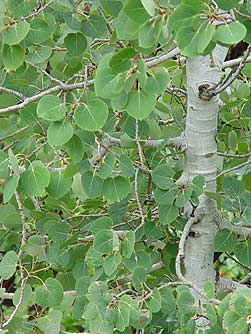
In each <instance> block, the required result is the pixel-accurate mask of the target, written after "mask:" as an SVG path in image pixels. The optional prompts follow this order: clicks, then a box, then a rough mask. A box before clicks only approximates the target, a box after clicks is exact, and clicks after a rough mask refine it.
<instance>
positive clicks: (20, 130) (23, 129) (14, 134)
mask: <svg viewBox="0 0 251 334" xmlns="http://www.w3.org/2000/svg"><path fill="white" fill-rule="evenodd" d="M28 128H29V125H26V126H24V127H23V128H21V129H18V130H16V131H15V132H12V133H9V134H8V135H6V136H4V137H0V142H2V141H4V140H6V139H8V138H12V137H15V136H16V135H19V134H20V133H21V132H23V131H25V130H26V129H28Z"/></svg>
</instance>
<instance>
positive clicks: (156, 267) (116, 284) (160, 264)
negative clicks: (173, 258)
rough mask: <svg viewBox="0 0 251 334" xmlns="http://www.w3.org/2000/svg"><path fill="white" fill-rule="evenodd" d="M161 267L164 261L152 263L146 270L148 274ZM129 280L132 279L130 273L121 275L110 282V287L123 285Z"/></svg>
mask: <svg viewBox="0 0 251 334" xmlns="http://www.w3.org/2000/svg"><path fill="white" fill-rule="evenodd" d="M163 267H164V263H163V262H162V261H161V262H157V263H155V264H153V265H152V266H151V268H150V269H149V270H148V271H147V272H148V273H149V274H150V273H152V272H154V271H157V270H160V269H162V268H163ZM131 281H132V275H128V276H125V277H122V278H120V279H118V280H117V281H115V282H113V283H112V284H111V286H112V287H117V286H122V285H125V284H126V283H129V282H131Z"/></svg>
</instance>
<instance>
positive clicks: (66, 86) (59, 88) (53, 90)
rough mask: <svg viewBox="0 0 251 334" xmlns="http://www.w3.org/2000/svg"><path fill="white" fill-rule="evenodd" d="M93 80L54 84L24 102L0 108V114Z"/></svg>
mask: <svg viewBox="0 0 251 334" xmlns="http://www.w3.org/2000/svg"><path fill="white" fill-rule="evenodd" d="M93 82H94V80H89V81H88V82H87V83H86V82H78V83H75V84H63V86H61V85H57V86H54V87H52V88H49V89H46V90H44V91H42V92H40V93H38V94H36V95H33V96H31V97H27V98H26V99H25V100H24V101H23V102H22V103H19V104H15V105H13V106H10V107H6V108H2V109H0V114H3V113H6V112H10V111H16V110H19V109H22V108H24V107H26V106H27V105H28V104H30V103H32V102H36V101H37V100H39V99H41V97H43V96H45V95H49V94H53V93H57V92H60V91H65V92H67V91H72V90H75V89H81V88H82V89H83V88H84V87H86V86H90V85H92V84H93Z"/></svg>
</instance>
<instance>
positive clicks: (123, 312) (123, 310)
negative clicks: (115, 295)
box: [115, 301, 130, 332]
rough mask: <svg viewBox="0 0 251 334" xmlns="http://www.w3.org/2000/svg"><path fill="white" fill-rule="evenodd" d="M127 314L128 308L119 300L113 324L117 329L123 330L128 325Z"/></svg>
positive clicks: (128, 312)
mask: <svg viewBox="0 0 251 334" xmlns="http://www.w3.org/2000/svg"><path fill="white" fill-rule="evenodd" d="M129 316H130V309H129V308H128V307H127V306H126V305H125V304H123V302H121V301H119V307H118V308H117V312H116V319H115V326H116V328H117V330H118V331H120V332H124V331H125V329H126V327H128V326H129Z"/></svg>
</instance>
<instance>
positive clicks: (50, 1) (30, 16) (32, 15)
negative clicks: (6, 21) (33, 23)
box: [21, 0, 54, 21]
mask: <svg viewBox="0 0 251 334" xmlns="http://www.w3.org/2000/svg"><path fill="white" fill-rule="evenodd" d="M53 1H54V0H49V1H48V2H47V4H45V5H44V6H43V7H41V8H39V9H38V10H36V11H34V12H33V13H31V14H29V15H27V16H25V17H22V18H21V20H22V21H27V20H29V19H31V18H32V17H35V16H37V15H39V14H40V13H42V12H43V11H45V10H46V8H48V7H49V6H50V5H51V4H52V3H53Z"/></svg>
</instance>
